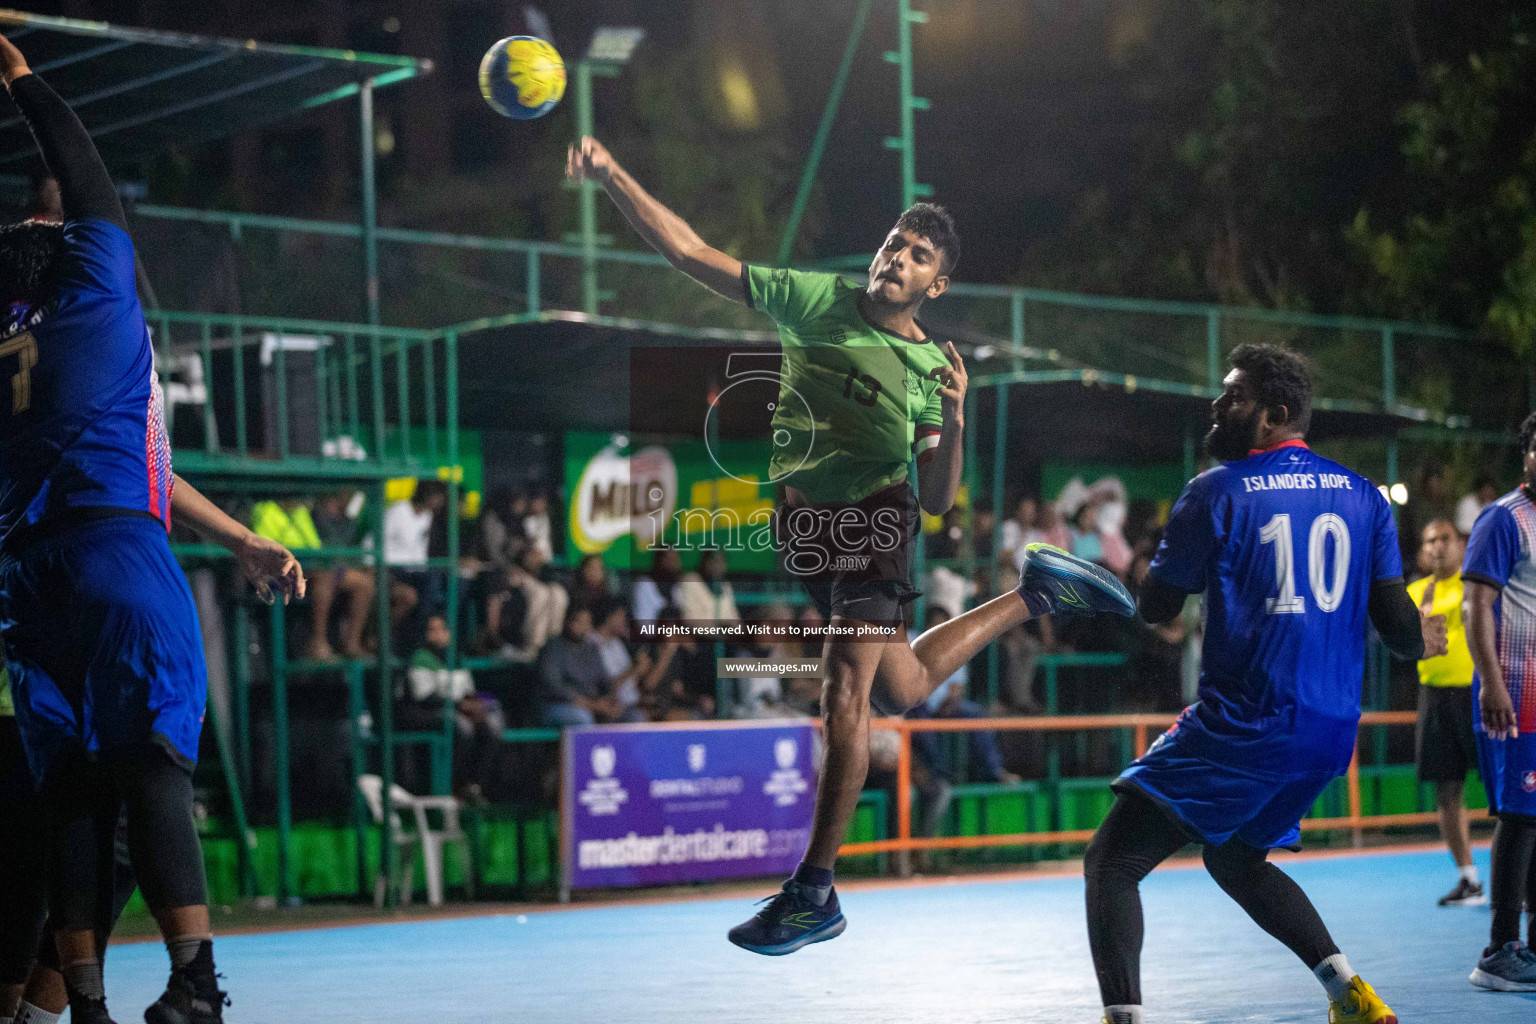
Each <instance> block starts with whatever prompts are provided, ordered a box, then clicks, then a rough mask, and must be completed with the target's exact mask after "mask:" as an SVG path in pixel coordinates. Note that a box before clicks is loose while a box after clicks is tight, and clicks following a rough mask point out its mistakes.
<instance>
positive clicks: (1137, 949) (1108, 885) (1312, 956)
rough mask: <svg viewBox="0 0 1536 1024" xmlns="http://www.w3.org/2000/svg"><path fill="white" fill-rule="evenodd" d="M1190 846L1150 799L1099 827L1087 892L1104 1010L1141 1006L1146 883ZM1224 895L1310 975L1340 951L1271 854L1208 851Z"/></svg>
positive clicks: (1124, 802)
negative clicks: (1310, 970) (1143, 890)
mask: <svg viewBox="0 0 1536 1024" xmlns="http://www.w3.org/2000/svg"><path fill="white" fill-rule="evenodd" d="M1187 842H1188V839H1187V838H1186V837H1185V835H1184V833H1183V832H1182V831H1180V829H1179V828H1178V827H1177V826H1176V825H1174V823H1173V822H1172V821H1170V820H1169V818H1168V816H1167V815H1165V814H1164V813H1163V812H1162V811H1161V810H1160V809H1158V807H1157V806H1156V805H1154V804H1153V803H1152V801H1151V800H1149V799H1147V798H1146V797H1144V796H1140V795H1137V794H1131V793H1122V794H1120V796H1118V797H1116V799H1115V804H1114V806H1113V807H1112V808H1110V811H1109V816H1108V817H1107V818H1105V819H1104V824H1103V825H1101V826H1099V831H1098V833H1097V834H1096V835H1095V836H1094V837H1093V842H1091V843H1089V844H1088V853H1087V856H1086V858H1085V860H1084V862H1083V873H1084V876H1085V877H1086V880H1087V886H1088V945H1089V946H1090V947H1091V948H1092V950H1093V966H1094V970H1095V971H1097V972H1098V976H1099V991H1100V993H1101V994H1102V996H1103V998H1104V1005H1105V1006H1119V1005H1139V1004H1140V1003H1141V941H1142V930H1143V926H1142V916H1141V894H1140V892H1139V891H1138V886H1139V885H1140V884H1141V880H1142V879H1143V878H1145V877H1147V875H1149V874H1151V873H1152V869H1153V868H1155V867H1157V866H1158V865H1159V864H1161V863H1162V862H1163V861H1165V860H1167V859H1168V858H1169V857H1171V856H1173V854H1175V853H1177V852H1178V851H1179V850H1180V849H1182V848H1183V847H1184V846H1185V844H1186V843H1187ZM1204 856H1205V866H1206V869H1207V870H1208V871H1210V873H1211V877H1212V878H1214V879H1215V880H1216V884H1217V885H1219V886H1221V888H1222V890H1223V891H1224V892H1225V893H1226V894H1227V895H1228V896H1231V897H1232V898H1233V899H1234V900H1236V901H1237V903H1238V905H1239V906H1241V907H1242V908H1243V909H1244V910H1246V911H1247V912H1248V916H1249V917H1251V918H1253V920H1254V922H1255V923H1256V924H1257V925H1258V926H1259V927H1260V928H1263V929H1264V930H1265V931H1266V932H1268V933H1269V934H1271V935H1273V936H1274V937H1275V938H1277V939H1279V940H1280V941H1281V942H1283V943H1285V945H1286V946H1288V947H1289V948H1290V950H1291V951H1292V952H1293V953H1295V954H1296V955H1297V956H1298V957H1300V958H1301V960H1302V962H1303V963H1304V964H1306V965H1307V967H1308V968H1314V967H1316V966H1317V965H1318V964H1320V963H1322V962H1323V961H1324V960H1326V959H1327V958H1328V957H1330V956H1333V955H1334V954H1335V953H1337V952H1338V951H1339V948H1338V947H1337V946H1335V945H1334V944H1333V939H1332V938H1331V937H1330V936H1329V935H1328V929H1327V928H1326V927H1325V926H1324V925H1323V921H1322V918H1320V917H1319V916H1318V914H1317V910H1316V909H1315V908H1314V907H1313V906H1312V902H1311V901H1310V900H1309V899H1307V897H1306V894H1305V893H1303V892H1302V891H1301V888H1300V887H1299V886H1298V885H1297V884H1296V883H1295V882H1293V881H1292V880H1291V879H1290V877H1289V876H1287V875H1286V874H1285V872H1283V871H1281V870H1280V869H1279V868H1277V867H1275V866H1274V865H1273V864H1271V863H1269V862H1268V861H1267V860H1266V859H1265V857H1266V851H1264V850H1257V849H1254V848H1253V847H1251V846H1246V845H1244V844H1243V843H1240V842H1237V841H1236V840H1233V841H1231V842H1228V843H1226V844H1224V845H1222V846H1207V847H1205V849H1204Z"/></svg>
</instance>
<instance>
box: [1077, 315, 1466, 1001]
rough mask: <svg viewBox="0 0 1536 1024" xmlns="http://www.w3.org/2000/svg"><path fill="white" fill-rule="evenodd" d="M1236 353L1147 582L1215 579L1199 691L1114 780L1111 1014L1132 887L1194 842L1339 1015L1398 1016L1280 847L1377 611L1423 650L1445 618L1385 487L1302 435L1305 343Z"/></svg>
mask: <svg viewBox="0 0 1536 1024" xmlns="http://www.w3.org/2000/svg"><path fill="white" fill-rule="evenodd" d="M1231 361H1232V371H1231V372H1230V373H1228V374H1227V377H1226V380H1225V382H1224V388H1223V391H1222V394H1221V397H1219V398H1218V399H1217V400H1216V402H1215V404H1214V407H1213V413H1212V418H1213V420H1214V423H1213V425H1212V427H1211V431H1210V433H1209V434H1208V435H1207V437H1206V449H1207V451H1209V452H1210V454H1211V455H1212V456H1213V457H1215V458H1217V459H1219V460H1221V461H1222V463H1223V465H1220V466H1218V467H1216V468H1214V469H1211V470H1209V471H1207V472H1205V473H1202V474H1201V475H1200V476H1198V477H1196V478H1195V479H1194V480H1192V481H1190V483H1189V485H1188V486H1187V487H1185V489H1184V493H1183V494H1182V495H1180V496H1179V500H1178V502H1177V504H1175V505H1174V508H1173V512H1172V515H1171V517H1170V518H1169V521H1168V527H1167V530H1166V531H1165V533H1164V535H1163V540H1162V543H1161V544H1160V545H1159V547H1158V550H1157V554H1156V556H1155V558H1154V559H1153V562H1152V566H1151V572H1150V574H1149V576H1148V577H1147V580H1146V582H1145V583H1144V584H1143V587H1142V591H1141V595H1140V599H1139V609H1140V611H1141V614H1142V617H1143V618H1144V619H1146V620H1147V621H1148V622H1150V623H1159V622H1166V621H1168V620H1169V619H1171V618H1173V617H1174V616H1175V615H1176V614H1178V612H1179V611H1180V610H1181V609H1182V608H1183V606H1184V602H1185V599H1186V597H1187V596H1188V595H1190V594H1197V593H1204V595H1205V606H1206V629H1205V648H1204V657H1203V660H1202V663H1201V674H1200V699H1199V700H1198V701H1197V702H1196V703H1195V704H1194V705H1192V706H1191V707H1189V708H1187V709H1185V711H1184V713H1183V714H1182V715H1180V716H1179V719H1178V721H1177V722H1176V723H1175V724H1174V726H1173V728H1172V729H1170V730H1169V731H1168V732H1167V733H1166V734H1164V735H1163V736H1161V737H1160V738H1159V739H1158V740H1157V742H1156V743H1154V744H1153V745H1152V747H1151V749H1150V750H1148V751H1147V753H1146V754H1145V755H1143V756H1142V757H1140V758H1137V759H1136V760H1135V761H1134V762H1132V764H1131V765H1130V767H1129V768H1127V769H1126V770H1125V772H1124V774H1122V775H1121V777H1120V778H1119V779H1118V780H1117V781H1116V782H1115V785H1114V788H1115V791H1116V793H1117V794H1118V795H1117V797H1116V799H1115V803H1114V806H1113V807H1112V808H1111V809H1110V812H1109V815H1108V817H1107V818H1106V819H1105V821H1104V824H1103V825H1102V826H1101V827H1100V829H1099V831H1098V834H1097V835H1095V836H1094V839H1093V842H1092V843H1091V844H1090V845H1089V847H1088V852H1087V856H1086V860H1085V863H1084V874H1085V875H1086V879H1087V903H1088V938H1089V944H1090V946H1091V948H1092V951H1093V962H1094V968H1095V970H1096V971H1097V972H1098V978H1099V988H1100V991H1101V994H1102V995H1103V1000H1104V1008H1105V1020H1106V1021H1108V1022H1110V1024H1141V1021H1142V1009H1141V975H1140V961H1141V942H1142V912H1141V897H1140V895H1139V893H1138V891H1137V886H1138V885H1139V884H1140V882H1141V880H1142V879H1143V878H1145V877H1146V876H1147V874H1148V873H1150V872H1151V871H1152V869H1153V868H1155V867H1156V866H1157V865H1158V864H1160V863H1162V862H1163V861H1164V860H1166V859H1167V858H1168V857H1170V856H1172V855H1173V854H1174V853H1176V852H1178V850H1180V849H1181V848H1183V847H1184V846H1185V844H1187V843H1191V842H1193V843H1198V844H1200V845H1201V846H1202V847H1203V853H1204V858H1205V864H1206V867H1207V868H1208V869H1209V870H1210V873H1211V876H1212V877H1213V878H1215V880H1216V882H1217V884H1218V885H1220V886H1221V887H1222V889H1223V890H1224V891H1225V892H1226V893H1227V894H1228V895H1229V896H1231V897H1232V898H1233V899H1234V900H1236V901H1237V903H1238V904H1239V905H1240V906H1241V907H1242V908H1243V909H1244V910H1246V911H1247V912H1248V914H1249V916H1250V917H1252V918H1253V919H1254V921H1255V922H1256V923H1257V924H1258V925H1259V926H1260V927H1261V928H1263V929H1264V930H1265V931H1267V932H1269V933H1270V934H1271V935H1273V936H1274V937H1275V938H1277V939H1279V940H1280V941H1281V942H1283V943H1285V944H1286V945H1287V946H1288V947H1290V949H1291V950H1292V951H1293V952H1295V953H1296V955H1297V956H1299V957H1301V959H1302V962H1303V963H1305V964H1306V965H1307V967H1309V968H1311V969H1312V971H1313V973H1314V974H1315V975H1316V976H1317V978H1318V980H1319V981H1320V982H1322V984H1323V987H1324V988H1325V989H1326V990H1327V993H1328V999H1329V1003H1330V1009H1329V1020H1330V1021H1331V1022H1333V1024H1395V1022H1396V1020H1397V1018H1396V1017H1395V1016H1394V1015H1393V1014H1392V1011H1391V1010H1390V1009H1388V1008H1387V1006H1386V1004H1385V1003H1383V1002H1382V1001H1381V1000H1380V999H1379V998H1378V997H1377V996H1376V994H1375V993H1374V992H1373V991H1372V990H1371V987H1370V986H1369V985H1367V984H1366V983H1365V982H1364V981H1362V980H1361V979H1360V978H1359V976H1358V975H1356V974H1355V972H1354V970H1353V969H1352V968H1351V967H1350V966H1349V962H1348V960H1346V959H1345V958H1344V956H1343V954H1341V953H1340V952H1339V949H1338V947H1337V946H1336V945H1334V942H1333V939H1332V938H1331V937H1330V936H1329V934H1328V929H1327V928H1326V927H1324V925H1323V922H1322V919H1321V918H1320V917H1319V916H1318V914H1317V911H1316V909H1314V908H1313V906H1312V904H1311V902H1310V901H1308V899H1307V897H1306V895H1305V894H1304V893H1303V892H1302V891H1301V889H1300V888H1299V887H1298V886H1297V885H1296V883H1295V882H1293V881H1292V880H1291V879H1290V878H1289V877H1288V876H1286V875H1285V874H1284V873H1283V872H1282V871H1280V869H1279V868H1277V867H1275V866H1274V865H1273V864H1270V863H1269V862H1268V860H1267V856H1268V851H1269V850H1270V849H1271V848H1274V847H1290V846H1293V845H1294V844H1295V843H1296V842H1297V840H1298V838H1299V837H1300V830H1299V828H1298V824H1299V822H1300V820H1301V818H1302V816H1303V815H1304V814H1306V812H1307V810H1308V809H1309V808H1310V807H1311V806H1312V804H1313V802H1314V801H1315V800H1316V799H1317V797H1318V795H1319V794H1321V793H1322V791H1323V789H1324V787H1326V786H1327V785H1328V783H1329V782H1331V781H1332V780H1333V779H1335V778H1337V777H1338V776H1339V775H1341V774H1343V772H1344V771H1345V770H1346V769H1347V768H1348V766H1349V762H1350V758H1351V756H1352V754H1353V751H1354V747H1355V734H1356V727H1357V724H1358V721H1359V718H1360V684H1361V680H1362V677H1363V673H1364V668H1365V641H1366V636H1367V631H1368V626H1369V625H1370V624H1374V625H1375V626H1376V629H1377V631H1378V632H1379V633H1380V634H1381V636H1382V639H1383V640H1384V641H1385V642H1386V644H1387V645H1388V647H1389V648H1391V650H1392V652H1393V653H1394V654H1396V655H1397V656H1398V657H1400V658H1409V659H1417V658H1419V657H1421V656H1425V655H1426V654H1434V653H1443V652H1444V649H1445V620H1444V617H1443V616H1441V617H1439V618H1438V619H1425V618H1423V617H1422V616H1421V615H1420V614H1419V611H1418V608H1417V607H1416V606H1415V605H1414V603H1413V601H1412V600H1411V599H1409V597H1408V592H1407V589H1406V588H1405V587H1404V585H1403V570H1402V564H1401V561H1400V558H1399V555H1398V548H1397V530H1396V527H1395V526H1394V525H1393V522H1392V516H1391V513H1390V511H1389V509H1388V507H1387V503H1386V500H1385V499H1384V498H1383V497H1382V496H1381V494H1380V493H1379V492H1378V491H1377V489H1376V488H1375V487H1374V486H1373V485H1372V484H1371V483H1370V481H1368V480H1366V479H1365V478H1364V477H1361V476H1360V475H1358V474H1356V473H1353V472H1351V471H1350V470H1348V469H1346V468H1345V467H1343V466H1341V465H1339V464H1338V463H1336V462H1332V461H1330V460H1328V459H1325V458H1322V457H1321V456H1319V455H1317V454H1315V453H1313V452H1312V451H1311V450H1310V449H1309V448H1308V447H1307V445H1306V442H1305V441H1304V440H1303V438H1304V437H1305V435H1306V432H1307V426H1308V422H1309V420H1310V416H1311V394H1312V384H1311V377H1310V374H1309V372H1308V370H1307V366H1306V363H1305V362H1304V361H1303V360H1302V358H1301V357H1300V356H1297V355H1295V354H1293V353H1291V352H1288V351H1286V350H1284V349H1280V348H1275V347H1272V346H1267V345H1243V346H1240V347H1238V348H1237V349H1235V350H1234V351H1233V352H1232V356H1231ZM1426 646H1427V648H1428V649H1427V651H1426Z"/></svg>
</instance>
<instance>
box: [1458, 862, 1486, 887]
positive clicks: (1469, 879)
mask: <svg viewBox="0 0 1536 1024" xmlns="http://www.w3.org/2000/svg"><path fill="white" fill-rule="evenodd" d="M1461 878H1462V881H1464V882H1466V883H1467V884H1468V885H1482V884H1483V883H1482V881H1481V880H1480V879H1479V878H1478V877H1477V865H1476V864H1463V865H1462V866H1461Z"/></svg>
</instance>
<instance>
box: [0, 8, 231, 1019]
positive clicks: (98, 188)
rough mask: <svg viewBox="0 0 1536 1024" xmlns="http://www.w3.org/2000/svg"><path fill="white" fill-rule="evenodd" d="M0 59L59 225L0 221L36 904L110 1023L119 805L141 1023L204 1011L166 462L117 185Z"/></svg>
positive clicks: (197, 685) (2, 518) (197, 716)
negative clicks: (40, 832)
mask: <svg viewBox="0 0 1536 1024" xmlns="http://www.w3.org/2000/svg"><path fill="white" fill-rule="evenodd" d="M0 78H3V80H4V83H5V85H6V88H7V90H8V91H9V94H10V95H11V97H12V99H13V100H14V101H15V103H16V106H17V108H18V109H19V111H20V113H21V116H22V117H23V118H24V119H25V121H26V123H27V124H28V126H29V127H30V128H31V130H32V133H33V136H34V137H35V138H36V140H37V143H38V146H39V149H40V150H41V153H42V158H43V161H44V163H45V164H46V165H47V168H48V170H49V172H50V173H51V174H52V175H53V176H54V177H55V178H56V179H57V180H58V182H59V191H60V196H61V199H62V205H63V212H64V222H63V223H62V224H51V223H46V222H39V221H28V222H24V223H21V224H13V225H8V226H5V227H3V228H0V303H3V304H4V309H5V311H6V312H5V323H4V325H0V327H3V329H0V374H6V375H8V379H9V380H10V383H11V388H10V399H11V400H10V408H9V410H8V412H7V410H5V409H4V408H3V406H4V403H3V401H0V631H3V635H4V640H5V645H6V667H7V669H8V671H9V673H10V677H11V683H12V686H13V688H14V697H15V704H16V720H17V725H18V727H19V730H20V733H21V738H22V741H23V745H24V747H25V748H26V755H27V759H28V762H29V765H30V767H31V769H32V772H33V774H34V776H36V778H37V779H38V780H39V781H40V783H41V785H42V794H43V803H44V805H45V808H46V812H47V816H48V822H47V832H48V835H47V840H46V841H47V843H48V845H49V853H50V860H51V863H52V865H53V871H52V878H51V880H50V881H51V884H50V892H49V905H50V909H51V911H52V913H53V915H54V921H55V929H54V934H55V939H56V942H57V948H58V953H59V958H60V961H61V963H62V966H63V975H64V978H65V981H66V983H67V986H68V989H69V1002H70V1007H71V1018H72V1019H73V1020H75V1021H77V1022H80V1024H103V1022H106V1021H109V1020H110V1018H109V1017H108V1015H107V1010H106V1002H105V993H104V990H103V984H102V975H101V962H100V957H101V950H100V948H99V945H98V939H97V928H98V927H99V925H100V923H101V922H100V920H99V919H100V916H101V913H102V909H101V908H103V907H106V906H108V905H109V904H110V899H109V895H110V894H109V893H107V892H106V891H105V889H106V888H107V887H108V886H109V885H110V878H111V870H110V868H111V865H110V860H111V858H112V838H113V834H114V832H115V829H116V823H117V819H118V812H119V808H120V807H126V811H127V841H128V847H129V851H130V854H131V859H132V862H133V867H134V871H135V873H136V874H137V876H138V879H139V882H140V885H141V887H142V889H143V892H144V896H145V900H146V902H147V903H148V905H149V907H150V909H151V911H152V912H153V914H154V915H155V918H156V921H157V923H158V924H159V926H160V930H161V932H162V933H163V935H164V936H165V940H166V945H167V948H168V949H169V951H170V955H171V966H172V969H171V977H170V982H169V983H168V984H167V986H166V991H165V993H164V994H163V995H162V996H161V997H160V999H158V1000H157V1001H156V1002H155V1003H154V1004H153V1005H152V1006H151V1007H150V1008H149V1009H148V1010H146V1011H145V1019H146V1020H147V1021H148V1022H149V1024H211V1022H217V1021H219V1020H220V1019H221V1015H222V1006H223V1001H224V996H223V993H221V992H219V990H218V984H217V980H216V974H215V970H214V964H213V948H212V941H211V939H212V936H211V931H210V926H209V920H208V908H207V895H206V883H205V881H204V878H203V866H202V854H201V850H200V849H199V845H198V839H197V831H196V828H195V826H194V824H193V821H192V776H191V769H192V766H193V764H194V762H195V759H196V756H197V745H198V737H199V734H200V733H201V728H202V715H203V708H204V702H205V698H206V676H205V669H204V664H203V654H202V639H201V636H200V633H199V629H198V624H197V615H196V612H195V610H194V607H193V604H192V597H191V592H190V590H189V588H188V586H187V582H186V578H185V576H183V575H182V573H181V570H180V568H179V567H178V566H177V564H176V561H175V559H174V558H173V557H172V556H171V552H170V545H169V543H168V541H167V536H166V529H167V525H168V523H169V520H170V515H171V502H172V495H173V488H172V480H173V475H172V471H171V464H170V446H169V444H168V443H167V440H166V436H165V428H164V424H163V421H162V417H161V399H160V395H159V392H158V389H157V388H156V387H155V383H154V375H153V367H152V360H151V352H150V344H149V332H148V329H147V327H146V326H145V323H144V314H143V310H142V309H141V308H140V305H139V300H138V295H137V292H136V289H135V281H134V258H133V244H132V242H131V241H130V240H129V238H128V235H127V231H126V219H125V217H124V213H123V209H122V204H121V203H120V202H119V200H118V198H117V194H116V191H115V189H114V188H113V185H112V182H111V179H110V178H109V177H108V175H107V172H106V168H105V167H104V166H103V165H102V162H101V158H100V156H99V155H98V154H97V152H96V149H95V147H94V145H93V144H92V143H91V140H90V137H89V135H87V133H86V131H85V129H84V127H83V126H82V125H81V124H80V122H79V120H78V119H77V118H76V117H75V116H74V114H73V113H72V112H71V111H70V109H69V108H68V106H67V105H65V103H64V102H63V101H62V100H61V99H59V97H58V96H57V95H56V94H55V93H54V92H53V90H52V89H50V88H49V87H48V86H47V85H46V84H45V83H44V82H43V81H42V80H41V79H40V78H38V77H37V76H36V75H34V74H32V73H31V69H30V68H28V66H27V63H26V59H25V58H24V57H23V56H22V54H21V53H20V51H18V50H17V49H16V48H15V46H13V45H12V44H11V43H10V41H9V40H7V39H5V38H4V37H3V36H0Z"/></svg>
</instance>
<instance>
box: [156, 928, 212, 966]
mask: <svg viewBox="0 0 1536 1024" xmlns="http://www.w3.org/2000/svg"><path fill="white" fill-rule="evenodd" d="M204 943H207V944H208V958H209V959H210V960H212V959H213V936H212V935H182V936H179V937H177V938H174V939H166V940H165V950H166V952H167V953H169V954H170V955H171V970H173V971H179V970H181V969H182V968H183V967H186V966H188V965H189V964H191V963H192V961H194V960H196V959H197V954H198V953H199V952H201V951H202V948H203V944H204Z"/></svg>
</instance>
